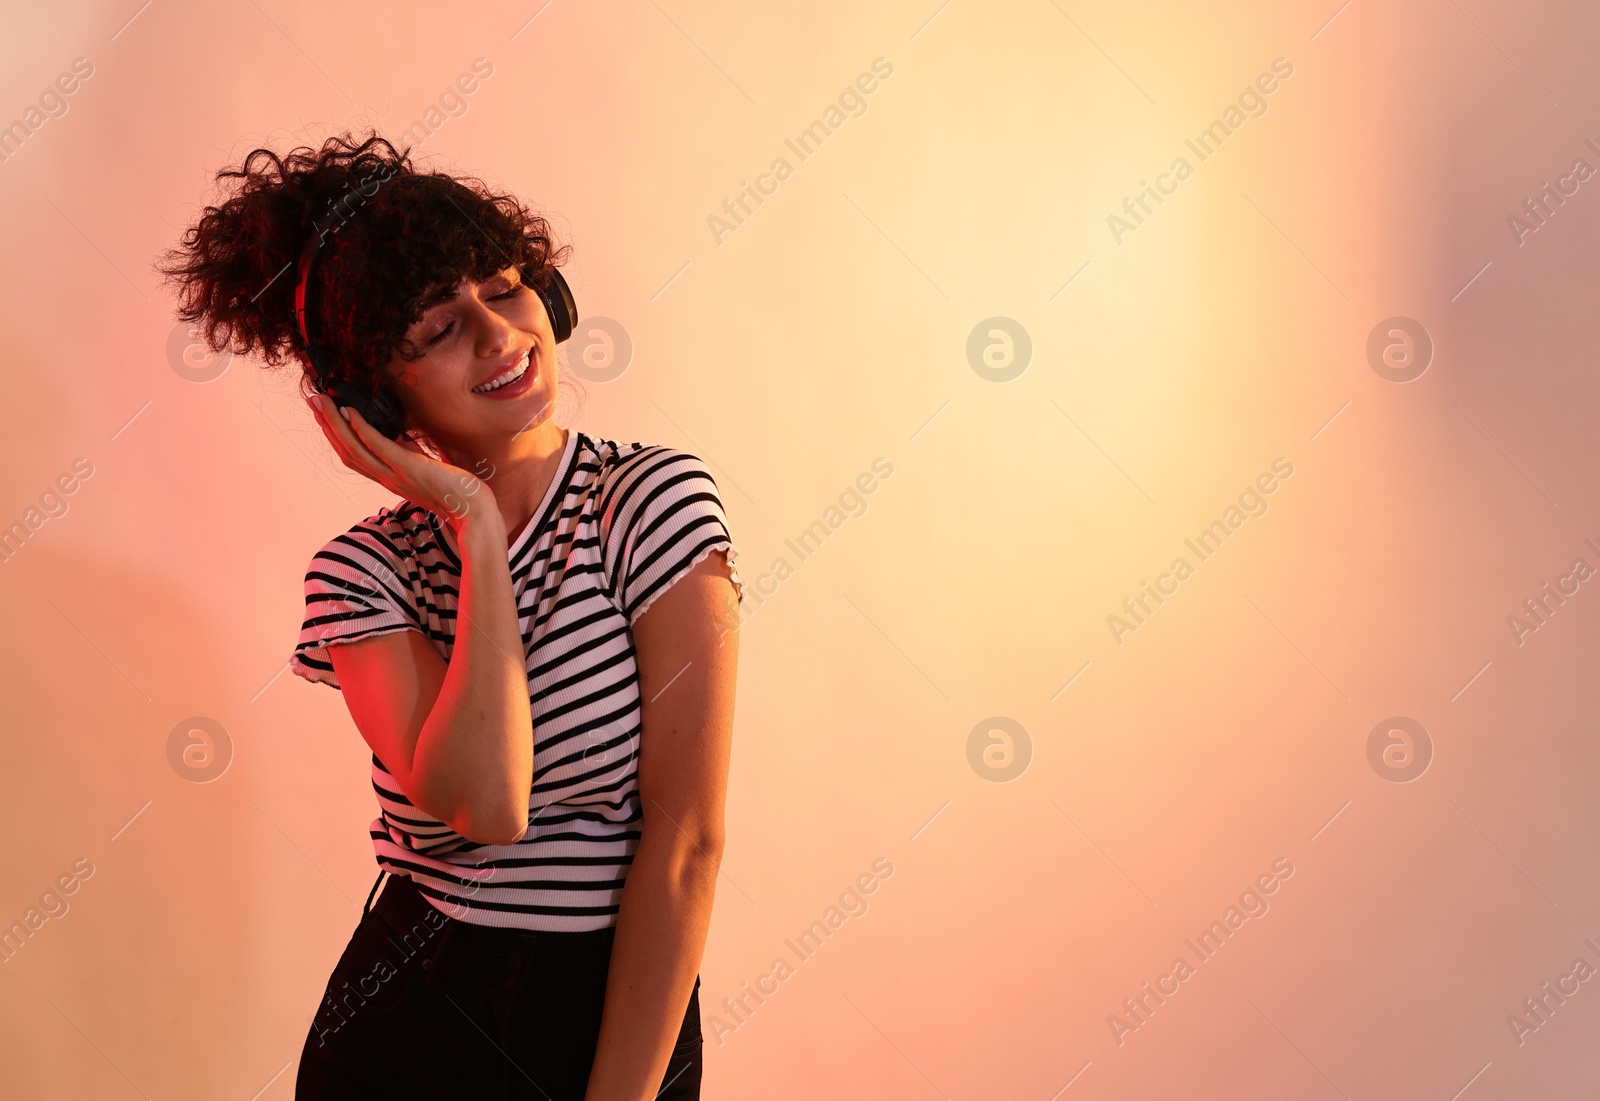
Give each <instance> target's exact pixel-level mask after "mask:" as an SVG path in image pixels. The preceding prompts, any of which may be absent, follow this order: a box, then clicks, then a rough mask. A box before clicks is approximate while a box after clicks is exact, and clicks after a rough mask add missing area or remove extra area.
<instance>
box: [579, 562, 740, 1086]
mask: <svg viewBox="0 0 1600 1101" xmlns="http://www.w3.org/2000/svg"><path fill="white" fill-rule="evenodd" d="M732 596H733V587H732V582H731V581H730V580H729V571H728V567H727V565H726V562H725V560H724V558H723V557H722V556H720V555H718V554H711V555H708V556H707V557H705V558H703V559H702V560H701V561H700V562H699V563H698V564H697V565H696V566H695V568H694V569H693V570H691V571H690V572H689V573H687V574H685V575H684V576H683V577H681V578H679V579H678V581H677V582H676V583H675V584H674V585H673V586H672V587H671V588H669V589H668V590H667V591H666V592H664V593H662V594H661V595H660V596H658V597H657V598H656V600H655V603H653V604H652V605H651V606H650V609H649V610H648V611H647V612H645V614H644V615H643V616H641V617H640V618H639V621H638V623H637V624H635V625H634V628H633V637H634V646H635V649H636V651H637V660H638V665H639V690H640V694H641V696H642V697H643V704H642V721H643V727H644V729H643V734H642V736H641V739H640V743H641V748H640V755H639V797H640V801H641V802H642V804H643V811H644V823H643V826H642V828H641V834H640V838H639V846H638V848H637V850H636V851H635V853H634V858H633V864H632V866H631V867H630V869H629V870H628V878H627V882H626V884H625V885H624V886H623V889H622V903H621V907H620V909H619V911H618V914H617V930H616V937H615V940H614V941H613V942H612V952H611V966H610V970H609V972H608V976H607V981H606V1000H605V1009H604V1010H603V1012H602V1016H601V1020H600V1040H599V1046H598V1048H597V1050H596V1052H595V1060H594V1067H593V1070H592V1072H591V1075H590V1079H589V1088H588V1092H587V1094H586V1095H585V1101H648V1099H650V1098H653V1097H655V1094H656V1091H657V1089H659V1088H660V1086H661V1080H662V1077H663V1076H664V1075H665V1073H666V1068H667V1062H668V1060H669V1058H670V1057H671V1054H672V1045H673V1042H674V1041H675V1040H676V1039H677V1034H678V1027H679V1024H680V1023H681V1022H682V1020H683V1013H684V1009H685V1008H686V1007H687V1006H688V1004H689V993H690V991H691V990H692V989H693V988H694V979H695V974H696V973H697V972H698V970H699V968H700V957H701V955H702V953H703V952H704V951H705V943H706V932H707V929H708V928H709V926H710V923H711V903H712V898H713V896H714V894H715V891H716V881H717V870H718V867H719V866H720V864H721V861H722V844H723V804H724V798H725V794H726V791H727V783H728V758H729V756H730V753H731V748H732V743H733V697H734V679H735V673H736V672H737V667H738V634H737V632H736V631H730V630H729V629H728V627H729V624H728V623H727V619H728V616H729V613H728V609H729V608H730V607H731V606H732Z"/></svg>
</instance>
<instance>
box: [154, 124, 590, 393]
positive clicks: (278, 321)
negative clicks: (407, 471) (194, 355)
mask: <svg viewBox="0 0 1600 1101" xmlns="http://www.w3.org/2000/svg"><path fill="white" fill-rule="evenodd" d="M369 135H370V136H367V137H366V138H365V139H364V140H362V141H360V142H359V144H358V143H357V142H356V140H355V139H354V138H352V137H351V136H350V134H349V133H348V132H346V133H345V134H343V135H336V136H334V137H330V138H328V139H327V140H326V141H325V142H324V143H323V145H322V148H321V149H320V150H318V149H313V148H311V147H310V146H302V147H300V148H296V149H292V150H290V152H289V153H288V154H287V155H284V156H279V155H278V154H277V153H275V152H274V151H272V150H271V149H265V148H260V149H254V150H252V151H251V152H250V153H248V154H247V155H246V156H245V157H244V159H243V160H242V161H241V162H240V163H239V164H238V165H237V166H230V167H227V168H224V169H222V170H221V171H219V172H218V173H217V177H216V178H217V182H218V184H219V185H220V186H221V187H222V189H223V190H224V192H225V193H226V197H225V198H224V199H223V201H222V202H221V203H220V204H219V205H216V206H207V207H205V209H204V211H203V212H202V214H201V216H200V218H199V220H198V221H197V222H196V223H195V224H194V225H193V226H191V227H190V228H189V229H188V230H186V231H185V232H184V234H183V237H182V239H181V242H182V243H181V244H180V245H179V246H178V247H175V248H173V249H170V250H168V251H167V252H166V253H164V254H163V256H162V258H161V260H160V261H159V262H158V263H157V265H156V270H157V271H159V272H161V273H162V275H163V276H165V282H166V283H168V284H173V285H175V286H176V287H177V297H178V305H179V309H178V317H179V318H180V319H181V320H182V321H184V322H187V323H189V324H196V323H198V331H199V332H200V333H202V334H203V336H204V339H205V341H206V343H207V344H208V345H209V346H210V347H211V349H212V350H213V351H218V352H220V351H224V350H227V351H230V352H232V353H234V354H236V355H250V354H252V353H257V352H259V353H260V355H261V356H262V358H263V359H265V360H266V362H267V363H268V364H269V365H271V366H278V365H280V364H282V363H283V362H284V361H285V359H286V358H287V357H288V356H290V355H292V354H295V353H296V351H297V350H298V349H300V348H301V347H302V345H301V341H300V334H299V327H298V326H297V324H296V323H295V318H294V288H295V284H296V283H297V282H298V273H297V271H296V266H297V264H298V262H299V259H300V255H301V251H302V250H303V249H304V248H305V246H306V243H307V241H309V240H310V239H311V237H312V236H313V235H315V234H320V235H321V236H322V240H323V246H322V247H321V248H320V249H319V250H318V254H317V258H316V261H315V263H314V264H313V266H312V271H311V278H310V281H309V285H308V286H307V288H306V303H307V310H306V314H307V326H308V329H309V330H310V334H311V339H312V341H313V342H315V343H318V344H320V345H323V346H325V347H327V348H328V349H330V350H331V352H332V353H333V355H332V359H333V361H334V363H335V364H336V365H337V366H336V368H335V370H336V371H338V372H340V373H341V374H342V376H343V377H345V378H349V379H351V380H352V381H353V382H355V383H356V384H358V385H361V386H364V387H370V388H371V390H372V391H373V392H374V393H376V392H377V391H378V390H379V389H381V388H382V387H383V385H384V382H385V379H384V374H383V368H384V367H385V366H386V365H387V364H388V363H389V360H390V358H391V357H392V356H393V355H394V354H395V353H397V352H398V353H399V354H400V356H401V357H402V358H405V359H416V358H419V357H420V356H421V354H422V350H421V349H418V348H416V347H415V346H414V345H412V344H411V342H410V341H408V340H406V338H405V334H406V330H407V329H409V328H410V327H411V326H412V325H413V324H415V323H416V322H417V321H418V320H420V319H421V317H422V314H423V311H425V310H426V309H428V308H429V307H430V306H434V305H437V304H438V303H439V302H441V301H444V300H446V299H447V298H449V297H450V296H451V294H453V293H454V291H455V288H456V286H457V284H459V282H460V281H461V279H462V278H463V277H468V278H471V279H473V280H475V281H482V280H485V279H488V278H489V277H490V276H491V275H493V274H495V273H496V272H499V271H502V270H504V269H505V268H506V267H507V266H508V265H515V266H516V267H517V268H518V269H519V270H520V271H521V273H522V279H523V281H524V282H526V283H528V284H529V285H531V286H535V287H540V288H543V287H545V286H547V285H548V284H549V281H550V278H551V275H550V273H551V271H552V269H553V268H554V267H555V266H556V265H557V264H558V263H561V262H562V261H564V260H565V259H566V258H567V255H568V253H569V252H570V251H571V246H562V247H560V248H556V247H555V245H554V242H553V240H552V236H551V232H550V226H549V223H547V222H546V221H545V219H544V218H543V217H541V216H540V215H538V214H537V213H535V212H533V211H532V210H530V209H529V208H527V207H525V206H524V205H523V204H522V203H521V202H520V201H519V200H518V199H517V198H516V197H515V196H512V195H505V194H496V193H494V192H493V191H491V190H490V189H489V188H488V186H487V185H486V184H484V183H483V181H481V180H479V179H476V178H474V177H457V176H452V175H449V174H446V173H444V172H425V171H419V170H418V169H417V168H416V167H415V166H414V165H413V164H412V162H411V157H410V152H411V150H410V148H409V147H407V148H406V149H403V150H397V149H396V148H395V147H394V146H393V145H391V144H390V143H389V142H388V141H387V140H385V139H384V138H381V137H378V136H377V135H376V133H375V132H371V131H369ZM311 381H312V380H311V377H310V372H309V370H308V371H306V372H305V374H304V375H303V376H302V386H303V389H304V390H305V392H307V393H309V392H310V390H311Z"/></svg>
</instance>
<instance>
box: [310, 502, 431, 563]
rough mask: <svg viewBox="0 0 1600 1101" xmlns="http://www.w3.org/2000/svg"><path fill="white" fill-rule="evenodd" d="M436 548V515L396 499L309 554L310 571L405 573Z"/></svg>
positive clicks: (418, 506)
mask: <svg viewBox="0 0 1600 1101" xmlns="http://www.w3.org/2000/svg"><path fill="white" fill-rule="evenodd" d="M438 548H439V522H438V518H437V517H435V516H434V515H433V513H431V512H429V511H428V510H427V509H425V508H423V507H422V506H420V505H415V504H412V503H411V502H410V501H399V502H397V503H396V504H394V505H391V506H388V507H386V508H382V509H380V510H378V512H376V513H374V514H373V515H371V516H368V517H366V518H365V519H362V520H358V521H357V522H356V523H354V524H352V525H350V527H349V528H348V529H346V530H345V531H342V532H340V533H339V534H338V535H335V536H334V537H333V538H331V539H329V540H328V541H327V542H326V543H324V544H323V545H322V546H321V547H320V548H319V549H318V550H317V551H316V553H315V554H313V555H312V556H311V564H310V568H309V571H308V577H309V576H310V574H313V573H318V572H323V573H331V574H334V575H335V576H347V575H348V574H349V573H350V572H351V571H354V572H358V573H363V574H368V575H374V576H377V575H381V574H385V573H390V574H393V573H399V574H405V573H407V572H409V569H410V567H411V566H412V565H414V564H415V563H416V562H417V561H419V560H420V559H423V558H425V557H427V555H428V554H429V553H430V552H437V550H438Z"/></svg>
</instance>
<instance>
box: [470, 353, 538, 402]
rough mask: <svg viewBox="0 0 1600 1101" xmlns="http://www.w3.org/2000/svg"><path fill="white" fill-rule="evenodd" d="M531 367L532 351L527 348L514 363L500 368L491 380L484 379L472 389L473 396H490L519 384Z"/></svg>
mask: <svg viewBox="0 0 1600 1101" xmlns="http://www.w3.org/2000/svg"><path fill="white" fill-rule="evenodd" d="M532 366H533V349H532V348H529V349H528V350H527V351H525V352H523V353H522V355H520V356H518V357H517V359H516V361H515V362H514V363H511V364H510V365H508V366H506V367H504V368H502V369H501V370H500V371H499V372H498V373H496V374H495V375H494V376H493V377H492V378H489V379H486V380H484V381H483V382H481V383H479V384H478V385H477V386H474V387H473V388H472V392H473V393H474V394H492V393H494V392H495V391H497V390H502V389H504V388H505V387H507V386H512V385H515V384H516V383H517V382H520V381H521V380H522V379H523V378H524V377H525V376H526V375H527V373H528V371H529V370H530V369H531V368H532Z"/></svg>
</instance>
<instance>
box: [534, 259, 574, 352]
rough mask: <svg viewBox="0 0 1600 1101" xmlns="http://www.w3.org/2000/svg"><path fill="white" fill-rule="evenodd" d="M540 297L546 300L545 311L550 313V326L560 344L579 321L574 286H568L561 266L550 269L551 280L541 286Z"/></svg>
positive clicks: (570, 333)
mask: <svg viewBox="0 0 1600 1101" xmlns="http://www.w3.org/2000/svg"><path fill="white" fill-rule="evenodd" d="M539 297H540V298H541V299H543V300H544V309H545V313H547V314H549V315H550V328H551V329H552V330H553V331H554V332H555V334H556V343H557V344H560V343H561V342H562V341H563V340H566V339H567V338H568V337H569V336H571V335H572V329H573V326H575V325H577V323H578V303H577V302H576V301H575V300H574V299H573V297H572V288H571V287H569V286H567V280H566V278H565V277H564V276H563V275H562V274H561V269H560V268H551V269H550V282H549V284H548V285H547V286H544V287H541V288H539Z"/></svg>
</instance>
